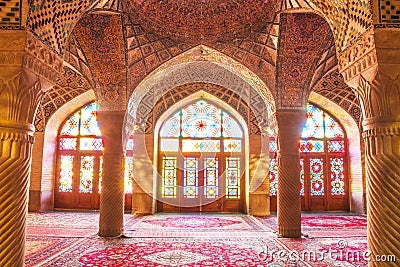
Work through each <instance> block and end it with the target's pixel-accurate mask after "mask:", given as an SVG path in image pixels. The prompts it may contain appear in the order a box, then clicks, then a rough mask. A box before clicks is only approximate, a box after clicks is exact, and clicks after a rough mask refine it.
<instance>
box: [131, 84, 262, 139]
mask: <svg viewBox="0 0 400 267" xmlns="http://www.w3.org/2000/svg"><path fill="white" fill-rule="evenodd" d="M200 90H203V91H205V92H207V93H209V94H211V95H213V96H215V97H217V98H219V99H220V100H222V101H224V102H225V103H227V104H228V105H230V106H231V107H232V108H233V109H235V110H236V111H238V112H239V114H240V115H241V116H242V117H243V119H244V120H245V121H246V123H247V125H248V127H249V131H250V133H251V134H260V133H261V132H260V128H259V122H258V121H257V117H262V110H254V109H255V108H260V109H262V106H260V105H258V106H252V107H251V108H250V107H249V105H248V104H247V103H246V101H244V100H243V99H242V98H241V97H240V96H239V95H238V94H236V93H235V92H233V91H231V90H229V89H227V88H224V87H222V86H219V85H215V84H211V83H191V84H185V85H182V86H179V87H176V88H174V89H172V90H170V91H168V92H167V93H165V94H164V95H163V96H162V98H160V99H159V100H158V102H157V103H156V104H155V105H154V108H153V109H152V111H151V113H150V114H149V115H148V117H147V118H148V119H147V120H146V127H145V133H152V132H153V130H154V127H155V124H156V123H157V121H158V119H159V118H160V117H161V115H162V114H163V113H164V112H165V111H167V110H168V109H169V108H170V107H171V106H173V105H174V104H175V103H176V102H178V101H180V100H182V99H184V98H186V97H188V96H190V95H192V94H194V93H196V92H199V91H200ZM253 93H255V91H254V92H253ZM144 99H146V98H144ZM142 103H143V102H142ZM262 103H263V102H262ZM263 104H264V103H263ZM264 105H265V104H264ZM141 107H142V105H139V109H140V108H141ZM264 110H265V108H264ZM255 114H260V115H259V116H256V115H255ZM260 119H262V118H260ZM153 122H154V123H153ZM153 124H154V125H153Z"/></svg>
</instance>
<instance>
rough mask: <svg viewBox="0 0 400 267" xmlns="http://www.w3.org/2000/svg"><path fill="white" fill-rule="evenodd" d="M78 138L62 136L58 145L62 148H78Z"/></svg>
mask: <svg viewBox="0 0 400 267" xmlns="http://www.w3.org/2000/svg"><path fill="white" fill-rule="evenodd" d="M76 144H77V139H76V138H63V137H62V138H60V139H59V140H58V146H59V149H60V150H76Z"/></svg>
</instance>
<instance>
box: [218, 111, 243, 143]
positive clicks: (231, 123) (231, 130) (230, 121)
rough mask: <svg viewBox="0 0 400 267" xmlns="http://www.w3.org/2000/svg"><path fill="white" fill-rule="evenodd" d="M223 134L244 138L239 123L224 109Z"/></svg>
mask: <svg viewBox="0 0 400 267" xmlns="http://www.w3.org/2000/svg"><path fill="white" fill-rule="evenodd" d="M222 136H223V137H236V138H242V137H243V131H242V128H241V127H240V125H239V123H238V122H237V121H236V120H235V119H234V118H233V117H232V116H231V115H229V114H228V113H226V112H223V111H222Z"/></svg>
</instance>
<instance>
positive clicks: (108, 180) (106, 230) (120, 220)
mask: <svg viewBox="0 0 400 267" xmlns="http://www.w3.org/2000/svg"><path fill="white" fill-rule="evenodd" d="M97 114H98V121H99V124H100V129H101V133H102V136H103V140H104V168H103V180H102V192H101V196H100V222H99V224H100V225H99V235H100V236H102V237H113V236H120V235H121V234H122V233H123V231H124V153H123V149H122V128H123V121H124V115H125V112H122V111H98V112H97Z"/></svg>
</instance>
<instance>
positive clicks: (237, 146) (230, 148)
mask: <svg viewBox="0 0 400 267" xmlns="http://www.w3.org/2000/svg"><path fill="white" fill-rule="evenodd" d="M224 151H225V152H241V151H242V140H224Z"/></svg>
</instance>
